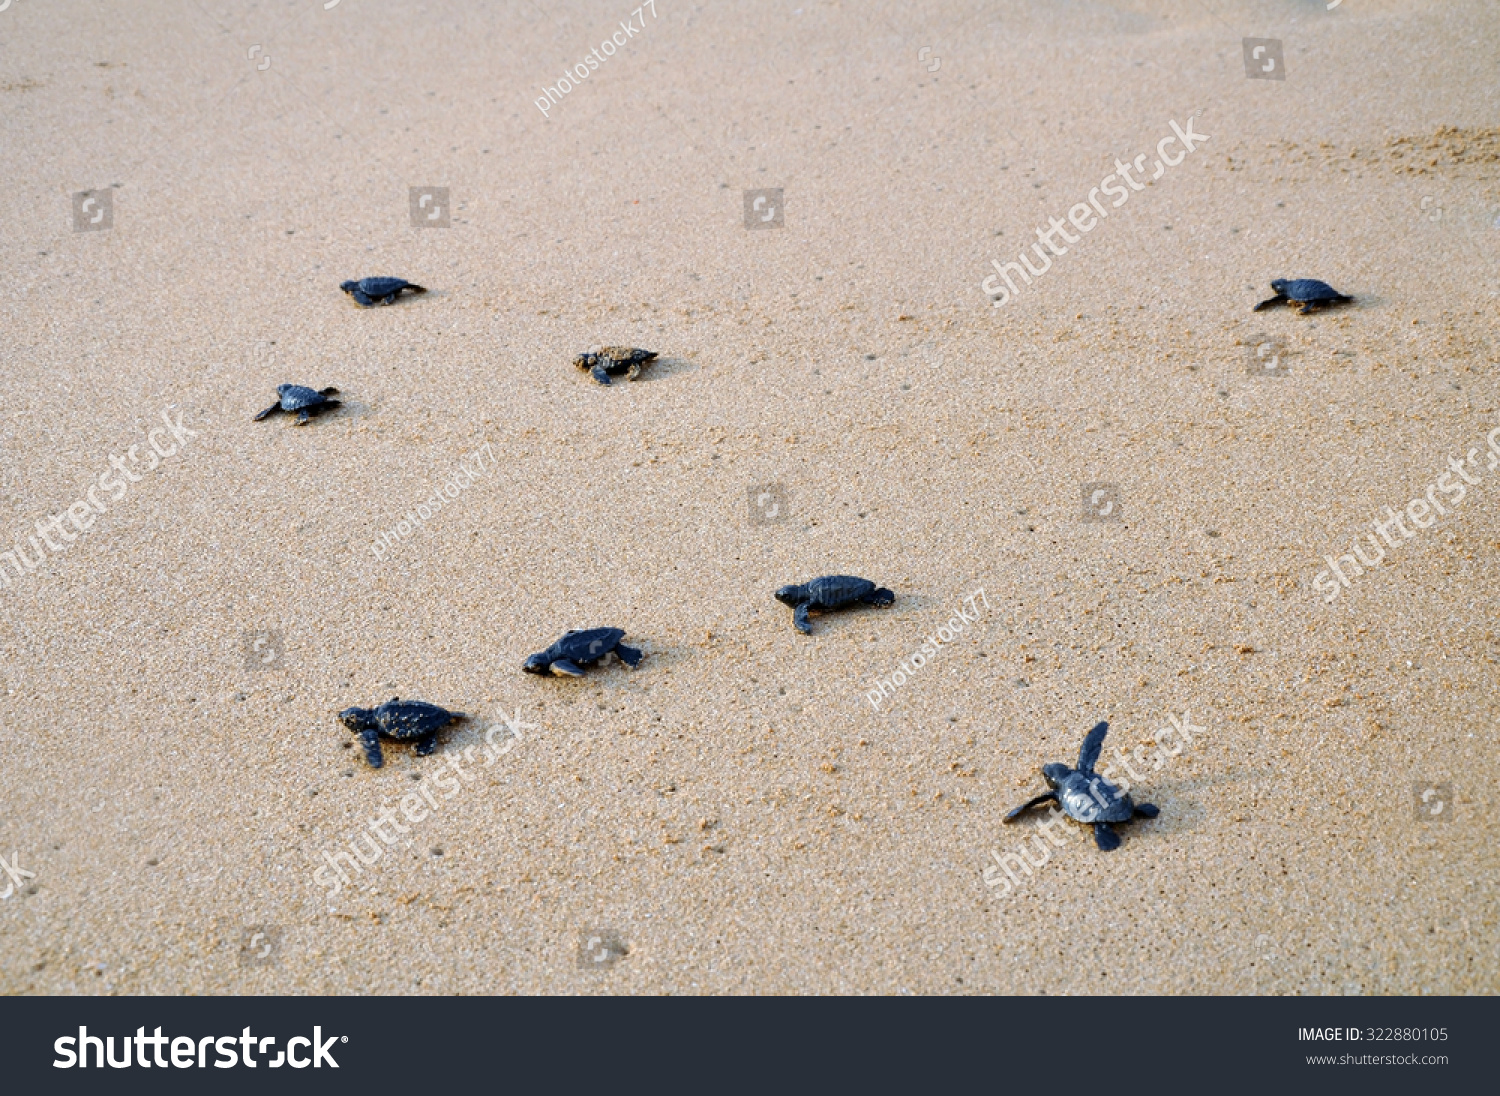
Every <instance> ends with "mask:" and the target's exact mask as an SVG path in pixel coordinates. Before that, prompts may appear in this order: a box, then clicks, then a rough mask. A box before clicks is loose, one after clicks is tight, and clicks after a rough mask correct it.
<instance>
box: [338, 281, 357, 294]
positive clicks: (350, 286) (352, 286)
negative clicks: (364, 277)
mask: <svg viewBox="0 0 1500 1096" xmlns="http://www.w3.org/2000/svg"><path fill="white" fill-rule="evenodd" d="M339 288H340V289H342V290H343V291H344V292H345V293H353V292H354V291H355V290H356V289H358V288H359V283H358V282H340V283H339Z"/></svg>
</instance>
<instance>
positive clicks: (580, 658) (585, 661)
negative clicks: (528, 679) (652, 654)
mask: <svg viewBox="0 0 1500 1096" xmlns="http://www.w3.org/2000/svg"><path fill="white" fill-rule="evenodd" d="M624 638H625V629H624V628H585V629H584V630H582V631H579V630H578V629H576V628H575V629H573V630H571V631H567V632H564V633H563V637H562V638H561V639H559V640H558V641H557V642H556V643H554V644H553V645H552V646H550V647H548V648H547V649H546V650H545V651H539V652H537V653H536V654H534V655H532V656H531V657H530V658H528V659H527V660H526V661H525V662H524V663H522V664H521V669H523V670H525V671H526V672H527V673H528V674H545V673H547V672H549V671H550V672H552V673H554V674H557V675H559V676H560V677H582V676H583V667H585V666H592V665H593V664H594V663H596V662H598V661H599V660H600V659H602V658H603V657H604V656H605V655H607V654H609V653H610V652H611V651H613V652H614V653H615V655H616V657H618V658H619V660H620V661H621V662H623V663H625V665H627V666H629V667H630V668H631V669H632V670H633V669H635V668H636V665H637V664H639V662H640V661H641V652H640V651H637V650H636V649H635V648H634V647H627V646H625V644H623V643H621V642H620V640H622V639H624Z"/></svg>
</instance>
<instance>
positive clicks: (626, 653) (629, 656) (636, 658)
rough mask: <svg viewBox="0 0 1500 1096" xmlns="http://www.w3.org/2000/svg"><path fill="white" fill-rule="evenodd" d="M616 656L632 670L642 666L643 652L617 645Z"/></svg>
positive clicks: (621, 644) (620, 644)
mask: <svg viewBox="0 0 1500 1096" xmlns="http://www.w3.org/2000/svg"><path fill="white" fill-rule="evenodd" d="M615 655H616V657H618V658H619V660H620V661H621V662H623V663H625V665H627V666H629V667H630V668H631V669H632V670H633V669H635V668H636V667H637V666H639V665H640V664H641V652H640V651H638V650H636V649H635V648H634V647H627V646H625V644H623V643H616V644H615Z"/></svg>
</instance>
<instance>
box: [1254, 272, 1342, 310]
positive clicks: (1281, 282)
mask: <svg viewBox="0 0 1500 1096" xmlns="http://www.w3.org/2000/svg"><path fill="white" fill-rule="evenodd" d="M1271 288H1272V289H1273V290H1275V292H1276V296H1274V297H1272V298H1271V299H1270V300H1267V301H1261V302H1260V304H1258V305H1256V306H1255V308H1254V309H1252V311H1255V312H1259V311H1260V310H1261V309H1263V308H1270V307H1271V306H1272V305H1273V304H1300V305H1301V306H1302V307H1301V308H1300V309H1298V310H1297V314H1298V315H1299V316H1306V315H1307V314H1308V313H1309V312H1311V311H1312V310H1313V309H1315V308H1318V307H1327V306H1328V305H1332V304H1343V303H1344V302H1345V301H1352V300H1354V298H1353V297H1346V296H1344V295H1343V294H1342V293H1340V292H1339V291H1338V290H1337V289H1335V288H1333V286H1331V285H1329V284H1328V283H1327V282H1320V281H1318V279H1316V278H1291V279H1287V278H1277V279H1276V280H1275V281H1273V282H1272V283H1271Z"/></svg>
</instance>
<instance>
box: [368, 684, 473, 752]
mask: <svg viewBox="0 0 1500 1096" xmlns="http://www.w3.org/2000/svg"><path fill="white" fill-rule="evenodd" d="M468 718H469V717H468V716H466V715H464V713H463V712H450V711H448V710H447V709H446V708H439V707H438V706H437V705H436V704H429V703H427V701H425V700H402V699H401V698H400V697H395V696H393V697H391V698H390V699H389V700H387V701H386V702H385V703H384V704H382V705H380V706H379V707H378V708H345V709H344V710H343V711H342V712H340V713H339V721H340V722H341V723H343V725H344V726H346V727H348V728H349V730H350V731H351V732H353V733H354V734H355V735H357V736H358V737H359V741H360V744H361V745H362V746H364V748H365V760H366V761H368V762H369V763H370V768H372V769H378V768H380V766H382V765H384V764H385V758H384V757H383V756H382V755H381V753H380V740H381V739H382V738H384V739H387V740H388V741H391V742H411V741H413V740H415V741H416V743H417V756H418V757H426V756H427V755H428V754H430V753H431V752H432V751H433V750H435V749H437V738H438V731H440V730H442V729H443V728H444V727H446V726H447V725H448V724H450V723H452V722H453V721H454V720H457V719H468Z"/></svg>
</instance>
